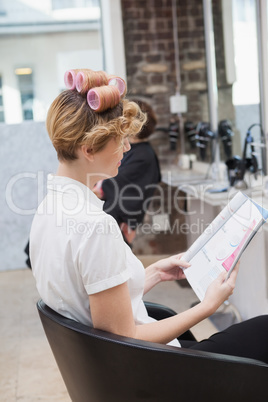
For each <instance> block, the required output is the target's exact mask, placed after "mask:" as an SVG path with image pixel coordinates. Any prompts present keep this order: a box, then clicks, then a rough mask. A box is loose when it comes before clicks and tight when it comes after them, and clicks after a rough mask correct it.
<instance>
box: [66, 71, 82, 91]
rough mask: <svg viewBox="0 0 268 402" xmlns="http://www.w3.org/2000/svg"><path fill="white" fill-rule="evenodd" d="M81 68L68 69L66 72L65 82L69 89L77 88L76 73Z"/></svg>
mask: <svg viewBox="0 0 268 402" xmlns="http://www.w3.org/2000/svg"><path fill="white" fill-rule="evenodd" d="M78 71H79V70H68V71H66V72H65V74H64V84H65V86H66V88H68V89H75V87H76V75H77V73H78Z"/></svg>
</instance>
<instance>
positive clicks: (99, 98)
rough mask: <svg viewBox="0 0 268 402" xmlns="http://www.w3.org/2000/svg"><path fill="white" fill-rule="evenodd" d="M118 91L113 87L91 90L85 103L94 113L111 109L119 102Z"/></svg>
mask: <svg viewBox="0 0 268 402" xmlns="http://www.w3.org/2000/svg"><path fill="white" fill-rule="evenodd" d="M120 97H121V96H120V92H119V89H118V88H117V87H116V86H114V85H107V86H102V87H96V88H92V89H90V90H89V91H88V93H87V102H88V104H89V106H90V107H91V109H93V110H95V111H96V112H104V111H105V110H107V109H110V108H111V109H112V108H114V107H115V106H116V105H118V103H119V102H120Z"/></svg>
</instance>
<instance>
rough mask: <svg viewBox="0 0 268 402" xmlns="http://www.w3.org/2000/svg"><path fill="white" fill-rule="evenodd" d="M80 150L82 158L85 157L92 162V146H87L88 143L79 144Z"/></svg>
mask: <svg viewBox="0 0 268 402" xmlns="http://www.w3.org/2000/svg"><path fill="white" fill-rule="evenodd" d="M80 151H81V153H82V155H83V156H84V158H86V159H87V160H88V161H90V162H92V161H93V160H94V154H93V151H92V148H91V147H89V146H88V145H86V144H84V145H81V148H80Z"/></svg>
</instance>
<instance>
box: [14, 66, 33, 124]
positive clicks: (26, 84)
mask: <svg viewBox="0 0 268 402" xmlns="http://www.w3.org/2000/svg"><path fill="white" fill-rule="evenodd" d="M15 73H16V75H17V77H18V83H19V85H18V87H19V91H20V98H21V107H22V117H23V120H33V118H34V116H33V100H34V93H33V74H32V69H31V68H17V69H16V70H15Z"/></svg>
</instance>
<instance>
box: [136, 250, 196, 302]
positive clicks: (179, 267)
mask: <svg viewBox="0 0 268 402" xmlns="http://www.w3.org/2000/svg"><path fill="white" fill-rule="evenodd" d="M183 254H184V253H181V254H176V255H172V256H171V257H168V258H163V259H162V260H159V261H157V262H155V263H154V264H152V265H150V266H149V267H147V268H146V270H145V285H144V294H145V293H147V292H148V291H149V290H150V289H152V288H153V287H154V286H155V285H156V284H157V283H159V282H163V281H174V280H180V279H184V278H185V275H184V272H183V268H188V267H190V266H191V264H189V263H188V262H187V261H184V260H182V259H181V258H182V256H183Z"/></svg>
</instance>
